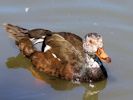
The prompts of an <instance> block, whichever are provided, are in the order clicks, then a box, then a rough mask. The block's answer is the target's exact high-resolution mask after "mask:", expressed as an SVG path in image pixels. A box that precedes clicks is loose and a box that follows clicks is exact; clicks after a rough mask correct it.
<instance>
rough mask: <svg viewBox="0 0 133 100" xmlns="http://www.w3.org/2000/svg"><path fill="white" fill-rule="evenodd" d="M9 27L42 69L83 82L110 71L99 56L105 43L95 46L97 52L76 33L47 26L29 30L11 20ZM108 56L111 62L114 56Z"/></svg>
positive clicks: (19, 44)
mask: <svg viewBox="0 0 133 100" xmlns="http://www.w3.org/2000/svg"><path fill="white" fill-rule="evenodd" d="M6 30H7V32H9V33H10V34H11V35H12V37H14V38H15V40H16V41H17V44H18V47H19V49H20V51H22V52H23V54H24V55H26V56H27V57H28V58H29V59H31V61H32V63H33V65H34V66H35V67H36V68H38V69H39V70H40V71H43V72H45V73H47V74H49V75H52V76H56V77H60V78H62V79H66V80H75V81H82V82H92V81H100V80H103V79H106V78H107V72H106V70H105V68H104V66H103V64H102V62H101V61H100V59H99V56H101V54H102V52H100V53H101V54H98V53H99V50H98V46H100V45H101V44H98V46H97V48H96V49H97V50H95V52H97V54H98V55H96V53H95V52H93V48H92V49H89V50H88V47H89V48H91V47H90V45H89V44H88V43H86V42H87V41H88V40H85V41H84V42H83V40H82V39H81V38H80V37H79V36H77V35H75V34H73V33H68V32H51V31H49V30H44V29H34V30H27V29H23V28H20V27H18V26H14V25H11V24H7V25H6ZM14 30H15V31H14ZM16 30H17V31H16ZM20 35H21V36H20ZM89 35H90V34H89ZM89 35H87V36H86V39H87V38H88V36H89ZM91 35H92V36H93V38H97V37H98V38H100V35H98V34H96V33H94V34H93V33H91ZM90 37H91V36H90ZM98 41H99V40H98ZM39 42H41V43H42V46H41V47H40V48H41V51H38V49H37V48H35V46H37V45H38V43H39ZM89 42H90V43H92V42H93V41H90V40H89ZM102 55H103V54H102ZM104 60H106V61H108V62H110V58H109V57H108V56H105V55H104Z"/></svg>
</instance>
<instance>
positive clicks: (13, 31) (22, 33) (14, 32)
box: [4, 24, 29, 41]
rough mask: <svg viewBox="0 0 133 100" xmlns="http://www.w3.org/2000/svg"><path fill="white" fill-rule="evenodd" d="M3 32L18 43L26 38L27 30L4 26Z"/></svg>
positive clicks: (10, 25)
mask: <svg viewBox="0 0 133 100" xmlns="http://www.w3.org/2000/svg"><path fill="white" fill-rule="evenodd" d="M4 27H5V30H6V31H7V32H8V33H9V36H10V37H11V38H13V39H14V40H15V41H19V40H21V39H23V38H26V37H27V34H26V33H27V32H28V31H29V30H28V29H24V28H21V27H18V26H15V25H12V24H4Z"/></svg>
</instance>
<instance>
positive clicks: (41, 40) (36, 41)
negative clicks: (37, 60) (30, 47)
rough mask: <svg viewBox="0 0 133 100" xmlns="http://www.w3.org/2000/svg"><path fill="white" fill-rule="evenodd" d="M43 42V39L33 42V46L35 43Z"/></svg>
mask: <svg viewBox="0 0 133 100" xmlns="http://www.w3.org/2000/svg"><path fill="white" fill-rule="evenodd" d="M43 41H44V39H37V40H36V41H35V42H34V44H37V43H40V42H43Z"/></svg>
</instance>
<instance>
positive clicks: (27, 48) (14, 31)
mask: <svg viewBox="0 0 133 100" xmlns="http://www.w3.org/2000/svg"><path fill="white" fill-rule="evenodd" d="M4 26H5V30H6V31H7V32H8V33H9V36H10V37H11V38H13V39H14V40H15V41H16V44H17V46H18V47H19V50H20V51H21V52H22V53H23V54H24V55H25V56H28V57H30V56H31V55H32V54H33V53H34V52H35V48H34V47H33V44H32V42H31V41H30V39H29V38H28V34H27V33H28V31H29V30H28V29H24V28H21V27H18V26H15V25H12V24H5V25H4Z"/></svg>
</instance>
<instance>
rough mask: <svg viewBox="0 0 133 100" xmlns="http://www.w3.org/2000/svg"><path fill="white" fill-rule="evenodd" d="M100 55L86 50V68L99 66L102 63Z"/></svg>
mask: <svg viewBox="0 0 133 100" xmlns="http://www.w3.org/2000/svg"><path fill="white" fill-rule="evenodd" d="M99 62H100V60H99V59H98V57H97V56H96V55H95V54H94V53H91V52H85V66H84V67H85V68H99V67H100V65H101V63H99Z"/></svg>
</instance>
